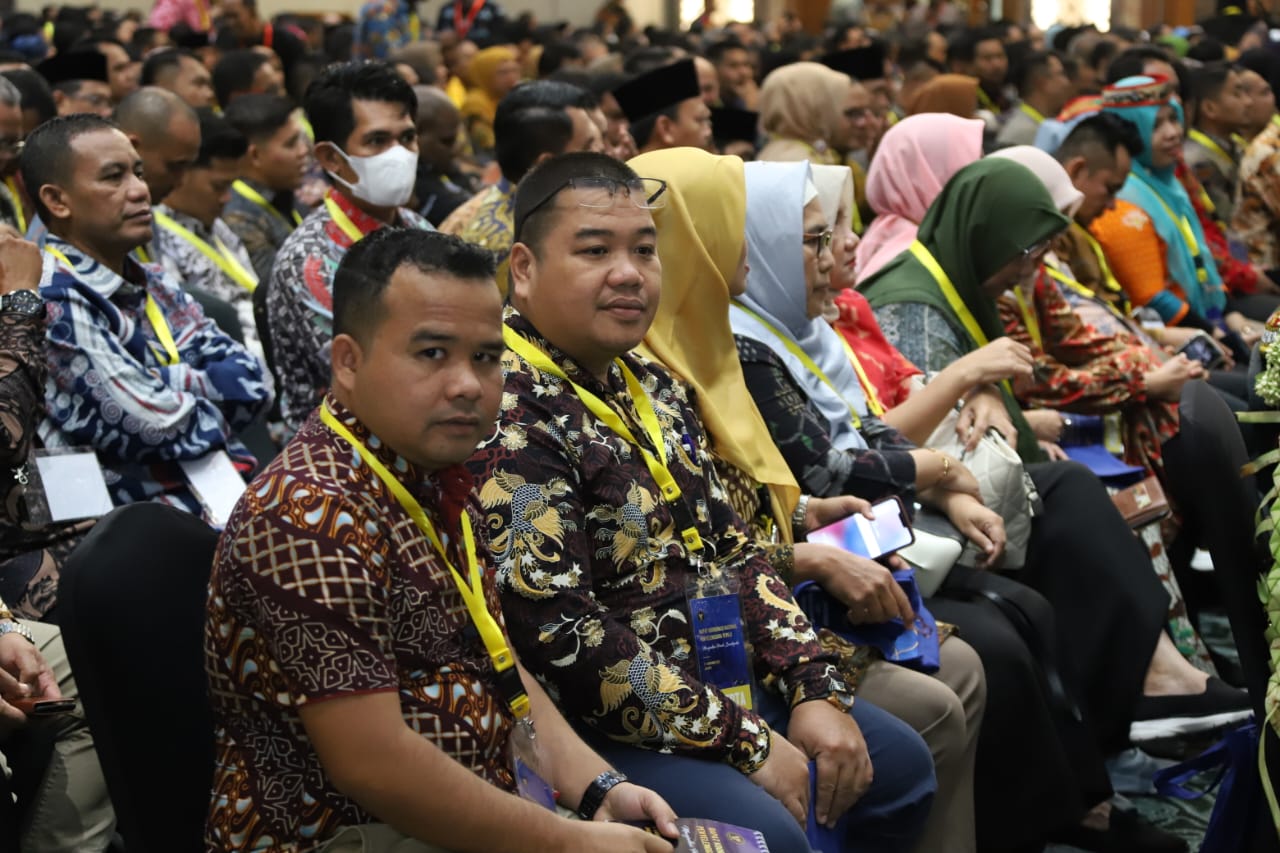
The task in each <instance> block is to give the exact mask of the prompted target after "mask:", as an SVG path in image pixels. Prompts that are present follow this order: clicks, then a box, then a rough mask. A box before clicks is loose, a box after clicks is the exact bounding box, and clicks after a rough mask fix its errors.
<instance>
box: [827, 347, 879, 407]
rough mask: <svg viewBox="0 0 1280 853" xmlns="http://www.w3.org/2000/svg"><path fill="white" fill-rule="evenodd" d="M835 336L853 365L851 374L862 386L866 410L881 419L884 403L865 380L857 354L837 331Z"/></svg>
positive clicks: (864, 373)
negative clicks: (856, 377) (854, 375)
mask: <svg viewBox="0 0 1280 853" xmlns="http://www.w3.org/2000/svg"><path fill="white" fill-rule="evenodd" d="M836 336H837V337H839V338H840V343H841V345H843V346H844V353H845V355H847V356H849V364H851V365H853V372H854V373H856V374H858V384H860V385H861V386H862V393H863V394H865V395H866V397H867V410H868V411H870V412H871V414H873V415H875V416H876V417H877V418H878V417H882V416H883V415H884V403H881V402H880V397H879V395H878V394H876V389H875V386H874V385H872V384H871V380H870V379H868V378H867V373H866V371H864V370H863V369H862V362H861V361H860V360H859V359H858V354H857V353H856V352H854V351H853V347H852V346H851V345H850V343H849V341H848V340H847V339H846V338H845V336H844V335H842V334H840V332H838V331H837V332H836Z"/></svg>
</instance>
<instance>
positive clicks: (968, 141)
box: [855, 113, 985, 283]
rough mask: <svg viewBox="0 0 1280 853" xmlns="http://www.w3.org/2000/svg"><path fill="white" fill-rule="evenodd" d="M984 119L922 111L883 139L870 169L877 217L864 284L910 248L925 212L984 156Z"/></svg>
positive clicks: (862, 267) (866, 243)
mask: <svg viewBox="0 0 1280 853" xmlns="http://www.w3.org/2000/svg"><path fill="white" fill-rule="evenodd" d="M984 128H985V125H984V124H983V123H982V122H981V121H980V120H978V119H965V118H960V117H958V116H954V115H950V114H949V113H922V114H920V115H914V116H909V117H907V118H905V119H903V120H902V121H900V122H898V123H897V124H895V125H894V126H893V127H891V128H890V129H889V131H888V132H887V133H886V134H885V135H884V138H883V139H881V140H880V147H879V148H878V149H877V150H876V156H875V159H873V160H872V161H871V170H870V171H869V172H868V173H867V202H868V204H870V205H871V209H872V210H874V211H875V212H876V218H875V221H873V222H872V223H871V227H870V228H868V229H867V233H866V234H864V235H863V237H862V242H861V243H859V244H858V249H857V254H856V259H857V260H856V262H855V270H856V275H857V280H858V283H862V282H863V281H865V280H866V279H868V278H870V277H871V276H872V275H874V274H875V273H876V272H878V271H879V269H880V268H881V267H883V266H884V265H885V264H887V263H889V261H891V260H893V259H894V258H896V257H897V256H898V255H900V254H901V253H902V252H904V251H906V249H907V247H908V246H910V245H911V241H912V240H914V239H915V238H916V228H917V226H918V225H919V223H920V220H921V219H923V218H924V214H925V211H927V210H928V209H929V205H931V204H933V200H934V199H935V198H937V197H938V194H939V193H941V192H942V188H943V187H944V186H946V183H947V181H949V180H951V176H952V175H954V174H955V173H956V172H958V171H960V170H961V169H962V168H964V167H965V166H967V165H969V164H970V163H972V162H974V161H975V160H977V159H978V158H979V157H981V156H982V132H983V129H984Z"/></svg>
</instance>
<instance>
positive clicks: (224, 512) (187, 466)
mask: <svg viewBox="0 0 1280 853" xmlns="http://www.w3.org/2000/svg"><path fill="white" fill-rule="evenodd" d="M179 464H181V465H182V472H183V473H184V474H186V475H187V482H188V483H190V484H191V489H192V491H194V492H195V493H196V497H198V498H199V499H200V502H201V503H202V504H204V505H205V508H206V509H207V510H209V520H210V521H211V522H212V523H213V524H214V525H216V526H217V527H223V526H224V525H226V523H227V519H229V518H230V517H231V510H233V509H235V506H236V501H238V500H240V496H241V495H242V494H244V490H245V482H244V478H243V477H241V476H240V472H239V471H237V470H236V466H235V465H234V464H233V463H232V462H231V457H230V456H228V455H227V452H226V451H225V450H218V451H216V452H214V453H206V454H205V455H204V456H201V457H200V458H199V459H190V460H187V461H185V462H181V463H179Z"/></svg>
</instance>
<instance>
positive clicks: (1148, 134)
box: [1102, 76, 1227, 326]
mask: <svg viewBox="0 0 1280 853" xmlns="http://www.w3.org/2000/svg"><path fill="white" fill-rule="evenodd" d="M1102 109H1103V111H1104V112H1109V113H1113V114H1115V115H1117V116H1119V117H1120V118H1122V119H1124V120H1126V121H1128V122H1129V123H1131V124H1133V125H1134V126H1135V127H1136V128H1137V129H1138V133H1139V135H1140V136H1141V137H1142V145H1143V149H1142V153H1141V154H1139V155H1138V156H1136V157H1134V158H1133V167H1132V169H1131V170H1130V172H1129V177H1128V179H1127V180H1126V181H1125V183H1124V187H1123V188H1121V190H1120V192H1119V194H1118V198H1121V199H1123V200H1124V201H1127V202H1129V203H1130V204H1135V205H1137V206H1138V207H1140V208H1142V211H1143V212H1144V213H1146V214H1147V216H1149V217H1150V218H1151V224H1152V225H1153V226H1154V227H1155V231H1156V234H1158V235H1159V237H1160V240H1161V241H1162V242H1163V243H1164V246H1165V260H1166V262H1167V266H1168V274H1169V278H1170V279H1171V280H1172V281H1173V282H1175V283H1176V284H1177V285H1178V287H1177V289H1169V288H1166V289H1165V290H1163V291H1161V292H1160V293H1157V294H1156V295H1155V296H1154V297H1153V298H1152V299H1151V301H1150V303H1148V304H1149V305H1150V307H1152V308H1154V309H1155V310H1156V311H1158V312H1159V313H1160V317H1161V319H1163V320H1164V321H1165V322H1166V323H1169V324H1173V323H1179V324H1181V325H1201V326H1219V325H1221V323H1222V317H1223V311H1224V310H1225V307H1226V299H1227V293H1226V289H1225V288H1224V287H1223V284H1222V277H1221V276H1220V275H1219V273H1218V265H1217V264H1216V263H1215V262H1214V260H1213V255H1212V254H1210V252H1209V249H1208V246H1209V244H1208V242H1206V240H1205V236H1204V231H1203V229H1202V228H1201V227H1200V219H1199V217H1198V216H1197V215H1196V210H1195V208H1194V207H1193V206H1192V204H1191V199H1190V198H1189V197H1188V196H1187V191H1186V190H1185V189H1183V187H1182V184H1181V183H1180V182H1179V181H1178V178H1177V177H1176V176H1175V175H1174V167H1175V165H1176V163H1177V157H1178V152H1179V151H1180V150H1181V142H1182V133H1181V129H1182V127H1183V125H1184V123H1185V119H1184V116H1183V113H1182V105H1181V104H1180V103H1178V100H1177V98H1175V97H1173V87H1172V85H1171V83H1170V81H1168V80H1166V79H1164V78H1163V77H1147V76H1140V77H1126V78H1125V79H1123V80H1121V81H1120V82H1119V83H1117V84H1116V85H1114V86H1109V87H1107V89H1106V91H1105V92H1103V95H1102ZM1174 129H1176V130H1177V133H1174ZM1166 146H1167V148H1166ZM1179 291H1180V292H1179ZM1188 314H1189V315H1190V316H1188Z"/></svg>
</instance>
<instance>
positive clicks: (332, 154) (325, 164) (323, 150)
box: [315, 142, 357, 184]
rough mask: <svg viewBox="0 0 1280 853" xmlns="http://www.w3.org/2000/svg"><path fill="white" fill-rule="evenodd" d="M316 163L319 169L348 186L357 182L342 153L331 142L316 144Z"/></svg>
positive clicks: (353, 171)
mask: <svg viewBox="0 0 1280 853" xmlns="http://www.w3.org/2000/svg"><path fill="white" fill-rule="evenodd" d="M315 157H316V162H318V163H319V164H320V168H322V169H324V170H325V171H326V172H328V173H330V174H331V175H337V176H338V177H339V178H342V180H344V181H346V182H347V183H349V184H354V183H356V181H357V177H356V173H355V170H353V169H352V168H351V165H350V164H349V163H348V162H347V158H346V157H344V156H342V152H341V151H339V150H338V146H336V145H334V144H333V143H332V142H317V143H316V147H315Z"/></svg>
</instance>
